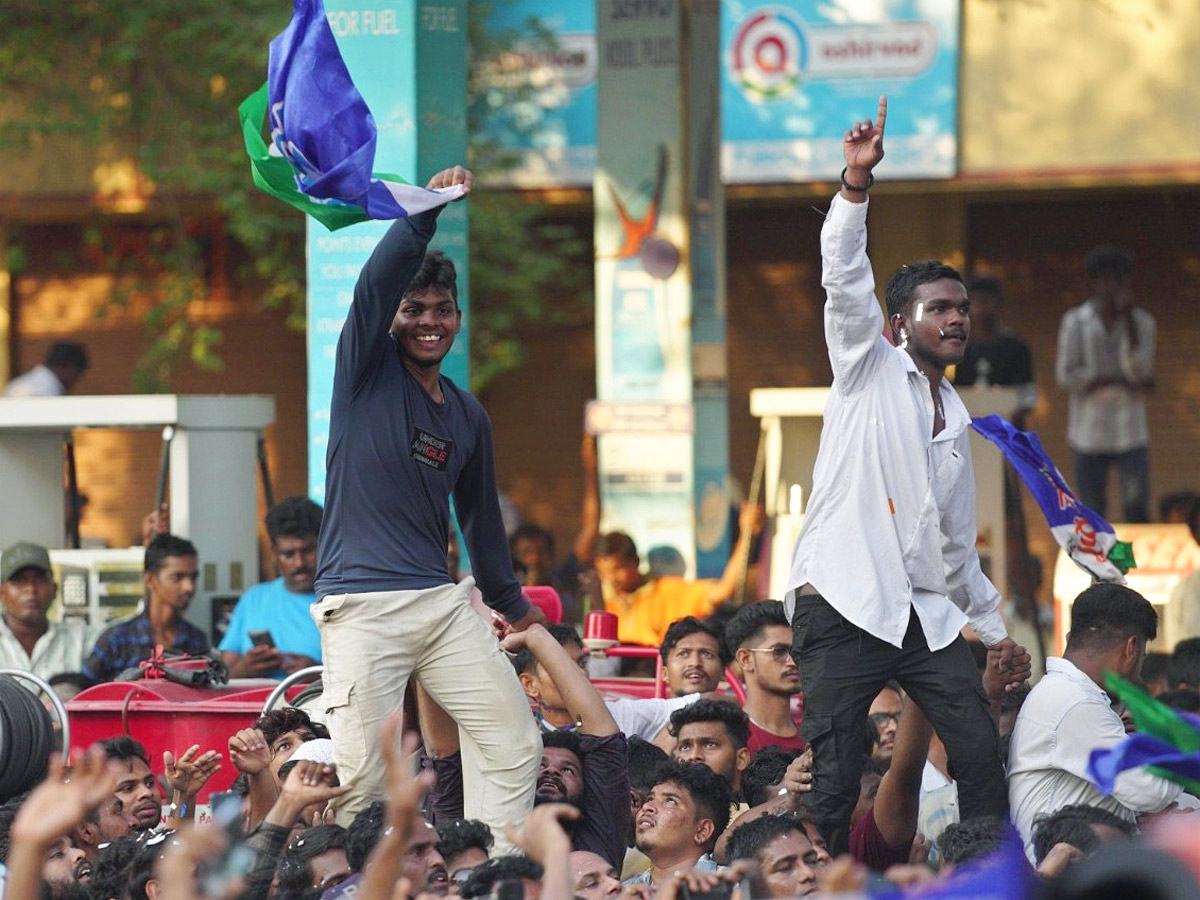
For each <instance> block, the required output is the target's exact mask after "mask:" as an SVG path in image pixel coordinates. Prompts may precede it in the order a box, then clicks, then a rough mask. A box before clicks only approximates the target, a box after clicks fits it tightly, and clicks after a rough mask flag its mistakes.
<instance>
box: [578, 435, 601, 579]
mask: <svg viewBox="0 0 1200 900" xmlns="http://www.w3.org/2000/svg"><path fill="white" fill-rule="evenodd" d="M579 462H580V464H581V466H582V468H583V506H582V509H581V513H580V523H579V534H577V535H576V536H575V559H576V561H578V562H579V563H580V564H581V565H585V566H590V565H591V564H592V557H593V556H595V551H596V538H597V537H599V536H600V475H599V472H600V465H599V461H598V459H597V457H596V436H595V435H594V434H585V435H584V436H583V445H582V446H581V447H580V450H579Z"/></svg>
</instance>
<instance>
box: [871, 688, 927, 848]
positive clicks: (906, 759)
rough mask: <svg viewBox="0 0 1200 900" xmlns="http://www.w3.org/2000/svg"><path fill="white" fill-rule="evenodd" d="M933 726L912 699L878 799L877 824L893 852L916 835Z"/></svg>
mask: <svg viewBox="0 0 1200 900" xmlns="http://www.w3.org/2000/svg"><path fill="white" fill-rule="evenodd" d="M932 737H933V726H931V725H930V724H929V720H928V719H926V718H925V714H924V713H923V712H921V708H920V707H919V706H917V704H915V703H913V702H912V700H911V699H910V700H909V702H908V703H906V704H905V706H904V714H903V715H902V716H901V717H900V727H899V728H897V729H896V748H895V750H893V751H892V764H891V766H889V767H888V770H887V773H886V774H885V775H884V776H883V780H882V781H881V782H880V783H879V793H878V794H876V796H875V825H876V827H878V828H879V833H880V834H881V835H882V836H883V839H884V841H885V842H886V843H887V845H888V846H889V847H891V848H892V849H893V850H899V849H900V848H901V847H907V846H909V845H910V844H911V843H912V840H913V837H915V836H916V833H917V810H918V808H919V807H920V805H921V775H922V773H923V772H924V771H925V758H926V757H927V756H928V755H929V740H930V738H932Z"/></svg>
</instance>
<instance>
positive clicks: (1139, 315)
mask: <svg viewBox="0 0 1200 900" xmlns="http://www.w3.org/2000/svg"><path fill="white" fill-rule="evenodd" d="M1133 327H1134V328H1135V329H1136V330H1137V338H1138V340H1137V346H1136V347H1135V346H1132V342H1131V341H1130V334H1129V328H1128V325H1127V323H1126V322H1125V320H1124V319H1120V320H1118V321H1117V322H1116V324H1114V325H1113V328H1112V330H1111V331H1110V330H1109V329H1107V328H1105V327H1104V320H1103V319H1102V318H1101V316H1100V301H1099V300H1097V299H1096V298H1094V297H1093V298H1092V299H1091V300H1088V301H1087V302H1086V303H1083V304H1081V305H1079V306H1076V307H1074V308H1073V309H1069V310H1067V312H1066V315H1064V316H1063V318H1062V324H1060V325H1059V328H1058V357H1057V359H1056V360H1055V368H1054V372H1055V376H1056V378H1057V379H1058V384H1059V386H1060V387H1062V388H1065V389H1066V390H1068V391H1070V392H1071V405H1070V412H1069V414H1068V417H1067V443H1068V444H1069V445H1070V447H1071V449H1072V450H1075V451H1076V452H1078V453H1124V452H1126V451H1127V450H1133V449H1135V448H1137V447H1145V446H1146V445H1147V444H1148V443H1149V442H1150V431H1149V429H1148V428H1147V426H1146V397H1145V395H1144V394H1143V393H1142V392H1141V391H1136V390H1133V389H1132V388H1129V387H1126V386H1125V385H1123V384H1109V385H1105V386H1104V387H1100V388H1095V389H1093V390H1088V389H1087V386H1088V385H1089V384H1091V383H1092V382H1093V381H1095V380H1096V379H1098V378H1119V377H1124V378H1127V379H1129V380H1133V381H1145V380H1147V379H1149V378H1150V377H1151V376H1152V375H1153V374H1154V341H1155V330H1156V326H1155V323H1154V316H1152V315H1150V313H1148V312H1146V311H1145V310H1144V309H1134V310H1133Z"/></svg>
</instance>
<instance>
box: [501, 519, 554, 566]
mask: <svg viewBox="0 0 1200 900" xmlns="http://www.w3.org/2000/svg"><path fill="white" fill-rule="evenodd" d="M521 540H525V541H544V542H545V543H546V550H547V552H548V553H549V554H550V557H551V558H553V557H554V535H552V534H551V533H550V532H549V531H548V530H547V529H545V528H543V527H542V526H541V525H535V524H534V523H533V522H524V523H522V524H520V525H518V526H517V530H516V531H514V532H513V533H512V537H510V538H509V539H508V551H509V553H511V554H512V555H513V556H516V555H517V541H521Z"/></svg>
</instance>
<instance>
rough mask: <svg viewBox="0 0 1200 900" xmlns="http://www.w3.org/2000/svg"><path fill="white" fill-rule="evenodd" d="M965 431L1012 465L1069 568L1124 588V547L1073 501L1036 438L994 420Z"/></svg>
mask: <svg viewBox="0 0 1200 900" xmlns="http://www.w3.org/2000/svg"><path fill="white" fill-rule="evenodd" d="M971 427H972V428H974V429H975V430H976V431H978V432H979V433H980V434H981V435H983V436H984V437H985V438H987V439H988V440H989V441H991V442H992V443H993V444H995V445H996V446H997V447H999V448H1000V451H1001V452H1002V453H1003V454H1004V456H1005V458H1006V459H1007V460H1008V461H1009V462H1010V463H1012V465H1013V468H1014V469H1016V470H1017V474H1018V475H1020V476H1021V480H1022V481H1024V482H1025V486H1026V487H1027V488H1029V492H1030V493H1031V494H1033V499H1035V500H1036V501H1037V503H1038V506H1040V507H1041V508H1042V514H1043V515H1044V516H1045V517H1046V522H1047V523H1048V524H1049V525H1050V531H1051V533H1052V534H1053V535H1054V539H1055V540H1056V541H1058V544H1059V546H1060V547H1062V548H1063V549H1064V550H1066V551H1067V554H1068V555H1069V556H1070V557H1071V559H1072V560H1073V561H1074V562H1075V564H1076V565H1077V566H1079V567H1080V568H1082V569H1084V570H1085V571H1087V572H1089V573H1091V574H1092V575H1093V576H1094V577H1095V578H1097V579H1098V580H1100V581H1115V582H1117V583H1118V584H1124V583H1125V572H1126V571H1128V570H1129V569H1132V568H1133V567H1134V561H1133V552H1132V550H1131V548H1130V546H1129V544H1127V543H1125V542H1123V541H1118V540H1117V535H1116V532H1114V531H1113V527H1112V526H1111V525H1109V524H1108V522H1106V521H1105V520H1104V519H1103V518H1102V517H1101V516H1100V515H1099V514H1098V513H1096V512H1093V511H1092V510H1090V509H1088V508H1087V507H1086V506H1084V505H1083V504H1082V503H1080V502H1079V499H1078V498H1077V497H1076V496H1075V494H1074V493H1073V492H1072V491H1071V489H1070V487H1068V486H1067V482H1066V480H1065V479H1064V478H1063V477H1062V473H1061V472H1059V471H1058V468H1057V467H1056V466H1055V465H1054V462H1053V461H1052V460H1051V459H1050V457H1049V455H1047V453H1046V451H1045V450H1044V449H1042V442H1041V441H1039V440H1038V436H1037V435H1036V434H1034V433H1033V432H1030V431H1020V430H1019V429H1017V427H1016V426H1014V425H1013V424H1012V423H1011V422H1008V421H1006V420H1005V419H1002V418H1001V417H1000V416H980V417H978V418H974V419H972V420H971Z"/></svg>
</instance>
